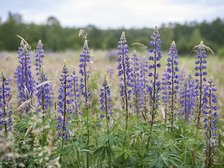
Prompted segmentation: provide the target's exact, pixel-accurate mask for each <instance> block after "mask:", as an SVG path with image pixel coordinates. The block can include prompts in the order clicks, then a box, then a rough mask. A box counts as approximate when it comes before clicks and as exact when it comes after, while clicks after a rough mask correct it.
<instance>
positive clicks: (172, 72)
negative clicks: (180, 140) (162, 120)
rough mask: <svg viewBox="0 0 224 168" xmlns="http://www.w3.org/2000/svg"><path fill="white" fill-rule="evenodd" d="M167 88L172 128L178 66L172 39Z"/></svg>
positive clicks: (177, 82)
mask: <svg viewBox="0 0 224 168" xmlns="http://www.w3.org/2000/svg"><path fill="white" fill-rule="evenodd" d="M166 78H167V89H168V96H169V98H168V101H169V104H170V106H169V109H168V111H169V121H170V124H171V128H173V123H174V115H175V110H176V109H177V106H176V104H177V92H178V89H179V81H178V80H179V68H178V53H177V48H176V44H175V42H174V41H173V42H172V44H171V46H170V48H169V51H168V58H167V74H166Z"/></svg>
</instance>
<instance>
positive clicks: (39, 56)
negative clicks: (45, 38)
mask: <svg viewBox="0 0 224 168" xmlns="http://www.w3.org/2000/svg"><path fill="white" fill-rule="evenodd" d="M35 57H36V59H35V67H36V68H35V69H36V76H37V78H38V77H39V74H40V71H41V67H42V66H43V58H44V49H43V44H42V42H41V40H39V41H38V44H37V48H36V55H35Z"/></svg>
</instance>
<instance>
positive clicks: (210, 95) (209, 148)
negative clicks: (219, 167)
mask: <svg viewBox="0 0 224 168" xmlns="http://www.w3.org/2000/svg"><path fill="white" fill-rule="evenodd" d="M216 90H217V89H216V87H215V85H214V84H213V82H212V81H211V80H210V81H208V84H207V85H205V86H204V97H203V113H204V116H205V119H204V128H205V140H206V146H205V156H206V159H205V167H206V168H210V167H213V166H214V156H215V148H216V141H217V121H218V113H217V110H218V108H217V98H216Z"/></svg>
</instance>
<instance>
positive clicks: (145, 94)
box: [140, 57, 151, 121]
mask: <svg viewBox="0 0 224 168" xmlns="http://www.w3.org/2000/svg"><path fill="white" fill-rule="evenodd" d="M148 73H149V64H148V59H147V58H145V57H143V58H142V59H141V60H140V76H141V80H142V96H141V97H142V98H141V99H143V104H142V116H143V118H144V120H145V121H146V120H147V114H148V111H149V109H148V102H149V93H151V87H150V85H149V84H148Z"/></svg>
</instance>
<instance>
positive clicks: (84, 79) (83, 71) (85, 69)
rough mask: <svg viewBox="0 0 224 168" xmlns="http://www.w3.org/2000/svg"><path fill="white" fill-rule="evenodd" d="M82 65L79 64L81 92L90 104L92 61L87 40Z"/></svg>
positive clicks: (81, 56) (81, 59) (86, 103)
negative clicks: (89, 85) (90, 67)
mask: <svg viewBox="0 0 224 168" xmlns="http://www.w3.org/2000/svg"><path fill="white" fill-rule="evenodd" d="M79 62H80V65H79V73H80V75H81V76H80V92H81V95H82V96H83V97H84V99H85V105H88V104H89V103H90V102H89V101H90V100H89V99H90V96H91V93H90V90H89V88H88V80H89V77H90V70H89V63H90V53H89V47H88V41H87V40H85V42H84V45H83V49H82V53H81V54H80V60H79Z"/></svg>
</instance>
